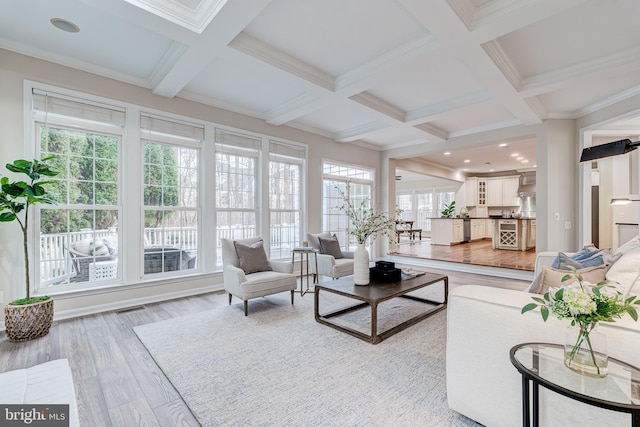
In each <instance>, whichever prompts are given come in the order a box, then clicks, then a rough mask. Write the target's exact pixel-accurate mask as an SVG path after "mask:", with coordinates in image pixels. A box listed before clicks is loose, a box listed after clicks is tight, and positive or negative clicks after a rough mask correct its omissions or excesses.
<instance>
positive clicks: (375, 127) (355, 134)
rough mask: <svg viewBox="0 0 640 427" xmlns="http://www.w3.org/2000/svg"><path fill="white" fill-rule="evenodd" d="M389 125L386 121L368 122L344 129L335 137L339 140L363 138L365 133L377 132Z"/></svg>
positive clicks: (334, 137) (348, 140)
mask: <svg viewBox="0 0 640 427" xmlns="http://www.w3.org/2000/svg"><path fill="white" fill-rule="evenodd" d="M388 127H389V125H388V124H387V123H384V122H372V123H367V124H364V125H362V126H357V127H354V128H351V129H347V130H344V131H342V132H338V133H336V134H335V135H334V136H333V139H334V140H335V141H337V142H352V141H355V140H358V139H360V138H362V136H363V135H366V134H368V133H371V132H376V131H379V130H380V129H385V128H388Z"/></svg>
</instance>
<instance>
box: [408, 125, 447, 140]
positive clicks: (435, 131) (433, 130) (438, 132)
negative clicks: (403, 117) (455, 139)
mask: <svg viewBox="0 0 640 427" xmlns="http://www.w3.org/2000/svg"><path fill="white" fill-rule="evenodd" d="M413 127H414V128H416V129H420V130H421V131H423V132H426V133H428V134H429V135H433V136H435V137H436V138H438V139H447V138H449V132H447V131H446V130H444V129H442V128H439V127H438V126H435V125H432V124H429V123H422V124H419V125H414V126H413Z"/></svg>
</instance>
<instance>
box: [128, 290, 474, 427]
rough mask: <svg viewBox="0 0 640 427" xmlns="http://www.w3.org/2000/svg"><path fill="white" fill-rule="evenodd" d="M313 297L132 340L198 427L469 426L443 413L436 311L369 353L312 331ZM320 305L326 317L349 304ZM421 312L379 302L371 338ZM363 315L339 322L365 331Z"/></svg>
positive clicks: (320, 328)
mask: <svg viewBox="0 0 640 427" xmlns="http://www.w3.org/2000/svg"><path fill="white" fill-rule="evenodd" d="M427 289H428V288H427ZM435 291H436V290H435V289H428V290H425V291H424V293H423V294H418V295H420V296H427V294H429V293H430V294H431V295H430V296H431V297H433V292H435ZM440 292H441V291H440ZM313 298H314V295H313V294H307V295H305V296H304V297H302V298H301V297H300V296H299V295H296V299H295V305H293V306H292V305H291V300H290V294H289V293H282V294H279V295H274V296H270V297H266V298H260V299H256V300H252V301H250V303H249V316H248V317H245V316H244V314H243V311H242V303H241V302H240V301H239V300H235V299H234V304H233V305H231V306H228V307H223V308H216V309H214V310H211V311H207V312H202V313H197V314H194V315H189V316H185V317H180V318H175V319H170V320H165V321H161V322H157V323H152V324H148V325H142V326H138V327H136V328H135V332H136V334H137V335H138V337H139V338H140V340H141V341H142V342H143V344H144V345H145V346H146V347H147V349H148V350H149V352H150V353H151V355H152V356H153V358H154V359H155V360H156V362H157V363H158V365H159V366H160V368H161V369H162V370H163V371H164V373H165V374H166V376H167V377H168V378H169V380H170V381H171V382H172V383H173V385H174V386H175V388H176V389H177V390H178V392H179V393H180V395H181V396H182V398H183V399H184V401H185V402H186V404H187V405H188V406H189V408H190V409H191V411H192V412H193V414H194V415H195V416H196V418H197V419H198V420H199V422H200V423H201V424H202V425H203V426H230V425H238V426H466V425H472V426H477V425H478V424H477V423H475V422H473V421H472V420H470V419H468V418H465V417H464V416H462V415H460V414H457V413H456V412H453V411H451V410H450V409H449V408H448V406H447V400H446V385H445V342H446V310H444V311H441V312H439V313H437V314H435V315H434V316H432V317H430V318H428V319H426V320H423V321H422V322H420V323H418V324H416V325H414V326H411V327H410V328H408V329H406V330H404V331H402V332H400V333H398V334H397V335H394V336H392V337H390V338H388V339H386V340H385V341H383V342H381V343H380V344H377V345H372V344H369V343H366V342H364V341H362V340H359V339H357V338H355V337H352V336H350V335H348V334H345V333H343V332H340V331H337V330H334V329H333V328H330V327H328V326H325V325H321V324H319V323H317V322H316V321H315V320H314V317H313ZM320 301H321V305H320V307H321V312H326V311H328V310H331V309H333V308H337V307H343V306H345V305H348V304H349V303H350V302H352V301H353V300H346V299H344V298H342V297H338V296H334V295H330V294H326V293H323V294H322V295H321V298H320ZM424 308H425V306H424V305H422V304H419V303H416V302H412V301H409V300H404V299H396V300H391V301H387V302H385V303H382V304H381V305H380V308H379V311H380V318H381V319H383V320H381V321H380V322H379V325H380V326H379V327H380V330H385V329H388V328H390V327H391V326H393V325H395V324H397V323H399V322H400V321H402V320H403V319H405V318H408V317H411V316H412V315H413V314H415V312H416V310H424ZM369 313H370V312H369V310H358V311H357V312H354V313H351V314H349V315H345V316H343V317H342V318H341V319H342V320H341V321H343V322H344V323H345V324H349V325H351V326H356V325H358V326H359V327H358V329H359V330H362V331H368V330H369V328H370V323H369Z"/></svg>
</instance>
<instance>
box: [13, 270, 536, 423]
mask: <svg viewBox="0 0 640 427" xmlns="http://www.w3.org/2000/svg"><path fill="white" fill-rule="evenodd" d="M428 270H429V271H433V272H435V273H441V274H445V275H447V276H449V284H450V288H454V287H456V286H463V285H468V284H477V285H484V286H495V287H501V288H508V289H524V288H525V287H526V286H528V284H529V283H528V282H525V281H521V280H515V279H505V278H500V277H492V276H487V275H476V274H473V273H466V272H460V271H451V270H441V269H435V268H429V269H428ZM324 279H327V280H330V279H328V278H323V280H324ZM307 297H309V298H313V294H310V295H307V296H305V297H304V298H307ZM238 301H239V300H238ZM227 303H228V300H227V295H226V293H225V292H223V291H222V292H214V293H208V294H204V295H197V296H193V297H187V298H181V299H178V300H173V301H166V302H160V303H157V304H148V305H145V306H143V308H142V309H140V310H133V311H123V312H115V311H111V312H106V313H99V314H94V315H91V316H87V317H82V318H76V319H68V320H64V321H59V322H55V323H54V326H53V327H52V329H51V332H50V333H49V335H47V336H46V337H43V338H40V339H38V340H33V341H27V342H24V343H11V342H9V341H8V340H7V338H6V334H5V333H0V372H5V371H8V370H13V369H20V368H26V367H30V366H32V365H33V364H36V363H43V362H46V361H48V360H53V359H57V358H67V359H69V364H70V366H71V370H72V373H73V377H74V383H75V387H76V395H77V398H78V410H79V416H80V420H81V425H82V426H91V427H103V426H104V427H121V426H125V427H128V426H136V427H137V426H139V425H140V426H197V425H198V423H197V421H196V420H195V418H194V417H193V415H192V413H191V411H190V410H189V408H188V407H187V406H186V404H185V403H184V401H183V400H182V399H181V398H180V396H179V394H178V393H177V391H176V390H175V388H173V386H172V385H171V383H170V382H169V380H168V379H167V378H166V376H165V375H164V373H163V372H162V370H160V368H159V367H158V366H157V364H156V363H155V361H154V360H153V358H152V357H151V355H150V354H149V352H148V351H147V349H146V348H145V347H144V346H143V345H142V343H141V342H140V341H139V340H138V338H137V336H136V335H135V332H134V331H133V328H134V327H135V326H137V325H142V324H147V323H152V322H156V321H159V320H164V319H169V318H173V317H178V316H183V315H189V314H193V313H196V312H201V311H205V310H215V309H220V308H221V307H226V306H227ZM234 303H235V302H234ZM238 309H239V310H242V307H241V304H240V305H239V306H238Z"/></svg>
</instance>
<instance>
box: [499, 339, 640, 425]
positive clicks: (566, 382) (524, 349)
mask: <svg viewBox="0 0 640 427" xmlns="http://www.w3.org/2000/svg"><path fill="white" fill-rule="evenodd" d="M509 356H510V358H511V363H512V364H513V366H515V368H516V369H517V370H518V372H520V374H521V375H522V425H523V426H526V427H529V426H530V425H533V426H534V427H538V425H539V416H538V414H539V409H540V408H539V404H538V397H539V396H538V394H539V390H538V386H542V387H544V388H546V389H548V390H551V391H553V392H555V393H558V394H561V395H563V396H566V397H568V398H570V399H573V400H577V401H580V402H583V403H586V404H588V405H592V406H597V407H599V408H604V409H610V410H612V411H617V412H625V413H628V414H631V426H632V427H640V369H638V368H637V367H635V366H632V365H629V364H628V363H624V362H621V361H619V360H617V359H614V358H612V357H610V358H609V366H608V367H609V373H608V374H607V377H605V378H591V377H585V376H582V375H580V374H578V373H575V372H572V371H571V370H570V369H569V368H566V367H565V366H564V347H563V346H561V345H558V344H546V343H525V344H519V345H516V346H514V347H512V348H511V351H510V352H509ZM562 368H564V369H565V370H566V373H565V372H564V371H562V372H563V375H558V374H557V373H558V371H559V370H561V369H562ZM611 379H613V380H614V381H611ZM529 381H532V382H533V389H532V390H531V391H532V402H531V404H532V406H533V414H531V412H532V411H531V408H530V405H529V396H530V391H529ZM585 381H588V382H590V385H591V387H584V385H585ZM531 415H533V419H532V418H531Z"/></svg>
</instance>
